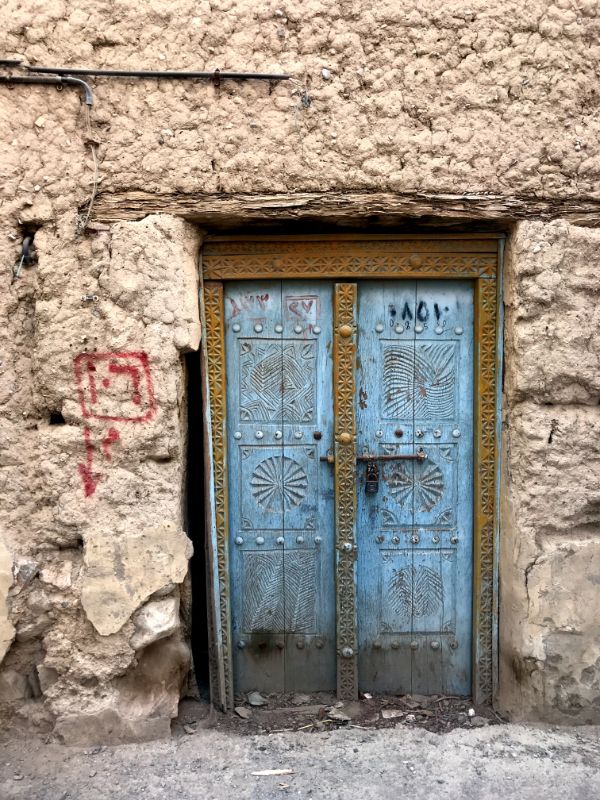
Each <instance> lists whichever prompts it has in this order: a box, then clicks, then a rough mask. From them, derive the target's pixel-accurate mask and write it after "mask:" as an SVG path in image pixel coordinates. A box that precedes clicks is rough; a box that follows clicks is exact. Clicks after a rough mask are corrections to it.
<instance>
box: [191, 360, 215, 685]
mask: <svg viewBox="0 0 600 800" xmlns="http://www.w3.org/2000/svg"><path fill="white" fill-rule="evenodd" d="M185 358H186V371H187V392H188V397H187V399H188V452H187V486H186V496H187V532H188V536H189V537H190V539H191V540H192V542H193V543H194V555H193V557H192V560H191V562H190V574H191V579H192V608H191V614H192V621H191V637H192V640H191V647H192V657H193V660H194V672H195V675H196V682H197V684H198V689H199V691H200V694H201V695H202V696H203V697H205V698H206V699H208V694H209V688H208V686H209V684H208V625H207V619H206V558H205V550H204V547H205V533H204V523H205V521H204V441H203V423H202V387H201V379H200V354H199V352H195V353H188V354H187V355H186V357H185Z"/></svg>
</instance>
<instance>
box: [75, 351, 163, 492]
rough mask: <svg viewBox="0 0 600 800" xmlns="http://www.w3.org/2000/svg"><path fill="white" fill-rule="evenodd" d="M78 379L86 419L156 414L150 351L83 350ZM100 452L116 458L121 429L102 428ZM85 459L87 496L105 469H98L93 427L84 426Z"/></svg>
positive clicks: (123, 418)
mask: <svg viewBox="0 0 600 800" xmlns="http://www.w3.org/2000/svg"><path fill="white" fill-rule="evenodd" d="M74 369H75V380H76V383H77V394H78V396H79V404H80V406H81V413H82V414H83V416H84V417H85V418H86V419H95V420H103V421H106V422H123V423H125V422H135V423H140V422H148V421H149V420H151V419H152V417H153V416H154V415H155V414H156V400H155V398H154V388H153V386H152V378H151V376H150V363H149V359H148V355H147V354H146V353H143V352H131V353H80V354H79V355H78V356H75V359H74ZM100 433H101V436H102V438H101V439H100V447H99V453H100V455H101V456H102V458H103V459H104V460H105V461H112V457H113V456H112V449H111V448H112V447H113V445H115V444H116V443H117V442H118V441H120V439H121V435H120V434H119V431H118V430H117V429H116V428H115V427H112V426H111V427H110V428H108V430H107V431H106V433H105V434H102V431H101V432H100ZM83 439H84V443H85V463H84V464H79V465H78V469H79V475H80V477H81V481H82V484H83V493H84V495H85V497H91V496H92V495H93V494H94V492H95V491H96V488H97V486H98V484H99V483H100V481H101V480H102V477H103V475H102V473H100V472H95V471H94V469H93V466H94V451H95V446H94V443H93V441H92V429H91V428H90V427H88V426H86V427H85V428H84V429H83Z"/></svg>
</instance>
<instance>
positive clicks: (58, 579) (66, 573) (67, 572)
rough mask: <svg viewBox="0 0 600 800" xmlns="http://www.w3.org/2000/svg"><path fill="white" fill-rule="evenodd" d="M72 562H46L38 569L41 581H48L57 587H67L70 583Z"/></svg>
mask: <svg viewBox="0 0 600 800" xmlns="http://www.w3.org/2000/svg"><path fill="white" fill-rule="evenodd" d="M72 569H73V563H72V562H71V561H63V562H60V563H55V564H48V565H47V566H45V567H44V568H43V569H42V570H41V571H40V580H41V581H42V583H49V584H51V585H52V586H55V587H56V588H57V589H68V588H69V586H70V585H71V571H72Z"/></svg>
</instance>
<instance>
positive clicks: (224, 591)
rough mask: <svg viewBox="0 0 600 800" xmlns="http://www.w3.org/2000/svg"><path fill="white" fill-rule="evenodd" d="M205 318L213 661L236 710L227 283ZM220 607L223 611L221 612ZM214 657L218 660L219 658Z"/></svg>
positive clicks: (222, 693) (212, 292) (212, 296)
mask: <svg viewBox="0 0 600 800" xmlns="http://www.w3.org/2000/svg"><path fill="white" fill-rule="evenodd" d="M204 322H205V330H206V344H205V355H206V373H207V378H208V394H209V411H210V432H211V442H210V444H211V450H212V476H211V477H212V491H213V493H214V519H213V525H214V531H215V539H216V542H215V543H214V544H216V553H215V552H214V546H213V542H212V540H211V541H209V548H208V557H209V565H208V566H209V571H208V574H212V565H213V564H214V561H215V560H216V562H217V563H216V572H217V580H218V591H219V596H218V605H217V604H216V602H215V600H214V599H213V598H212V597H211V598H210V600H209V603H210V611H211V614H210V616H211V628H212V629H213V630H214V641H213V642H212V643H211V645H212V649H213V650H214V648H215V647H216V648H217V650H218V651H220V662H221V663H220V664H219V663H216V664H215V665H211V684H212V686H213V687H214V688H215V689H216V692H215V694H213V695H212V699H213V702H214V701H215V700H216V699H217V697H218V698H219V705H220V706H221V708H223V709H224V710H227V709H230V708H233V680H232V664H231V645H230V643H231V612H230V606H229V599H230V598H229V548H228V522H227V453H226V436H225V426H226V395H225V341H224V326H223V285H222V284H220V283H205V284H204ZM217 609H218V611H217ZM212 660H216V656H214V658H213V659H211V661H212Z"/></svg>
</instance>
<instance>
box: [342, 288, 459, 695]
mask: <svg viewBox="0 0 600 800" xmlns="http://www.w3.org/2000/svg"><path fill="white" fill-rule="evenodd" d="M356 386H357V393H358V394H357V406H356V411H357V431H358V435H357V456H358V457H359V458H360V457H361V456H362V457H363V458H364V457H365V456H366V455H368V454H370V455H376V456H382V455H383V456H388V457H394V458H388V459H387V460H378V461H372V462H368V461H367V462H364V461H359V462H358V464H357V467H358V469H357V479H358V484H357V493H358V512H357V545H358V550H357V558H358V565H357V573H358V586H357V605H358V609H357V613H358V637H359V656H358V658H359V661H358V673H359V685H360V688H361V689H363V690H371V691H373V690H375V691H385V692H392V693H405V692H417V693H421V694H435V693H449V694H463V695H466V694H469V693H470V690H471V618H472V538H473V537H472V532H473V289H472V285H471V284H470V283H469V282H462V281H461V282H458V281H412V282H411V281H389V282H386V281H379V282H365V283H362V284H359V293H358V371H357V380H356ZM399 456H400V457H402V458H397V457H399ZM415 456H421V457H420V458H419V457H417V458H415ZM368 469H369V470H370V474H369V476H368V477H369V479H370V481H369V485H367V470H368ZM377 471H378V472H379V481H378V483H376V481H375V480H374V478H375V477H376V475H375V473H376V472H377ZM367 490H370V491H367Z"/></svg>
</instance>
